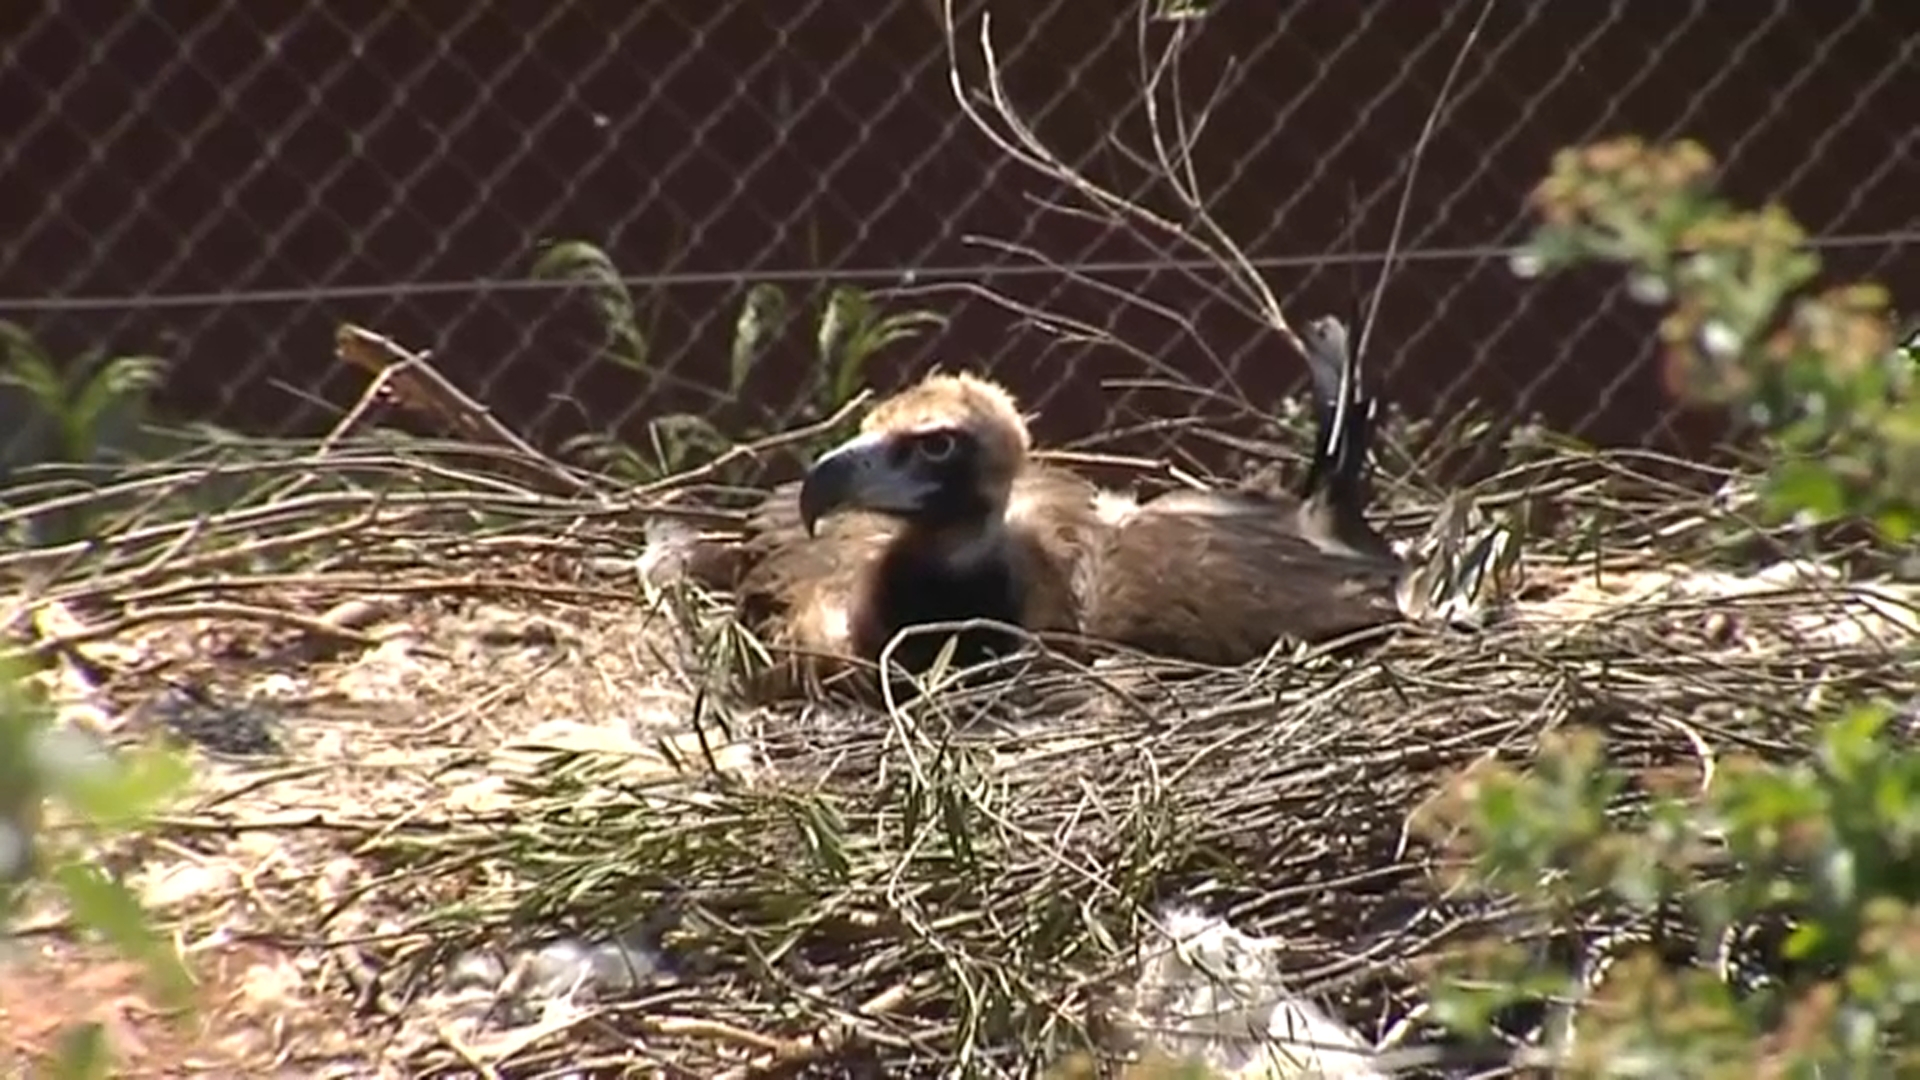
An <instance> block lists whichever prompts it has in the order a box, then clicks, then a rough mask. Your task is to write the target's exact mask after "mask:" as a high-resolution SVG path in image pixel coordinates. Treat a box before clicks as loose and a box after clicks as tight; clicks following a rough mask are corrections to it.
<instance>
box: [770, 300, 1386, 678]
mask: <svg viewBox="0 0 1920 1080" xmlns="http://www.w3.org/2000/svg"><path fill="white" fill-rule="evenodd" d="M1308 345H1309V350H1308V351H1309V353H1310V354H1311V355H1310V361H1311V365H1312V368H1313V383H1314V391H1315V398H1316V414H1317V425H1318V435H1317V438H1316V444H1315V447H1314V455H1313V461H1312V465H1311V467H1310V468H1309V469H1308V471H1307V473H1306V476H1305V478H1304V481H1303V483H1302V484H1301V486H1300V489H1299V490H1298V492H1297V495H1296V497H1287V496H1284V495H1281V496H1268V495H1258V494H1252V493H1245V492H1217V493H1216V492H1200V491H1191V490H1187V491H1174V492H1169V493H1166V494H1162V495H1160V496H1158V497H1154V498H1149V499H1145V500H1140V501H1136V500H1134V499H1133V498H1131V497H1129V496H1128V495H1126V494H1123V493H1119V492H1113V491H1107V490H1104V489H1102V488H1100V487H1098V486H1096V485H1094V484H1093V483H1091V482H1089V481H1088V480H1086V479H1085V478H1083V477H1080V476H1078V475H1076V474H1074V473H1072V472H1069V471H1066V470H1064V469H1060V468H1056V467H1052V466H1048V465H1044V464H1040V463H1036V462H1033V461H1030V460H1029V456H1028V454H1029V450H1030V446H1031V444H1030V438H1029V435H1028V432H1027V427H1026V424H1025V423H1024V421H1023V420H1022V418H1021V415H1020V412H1019V410H1018V408H1017V407H1016V405H1015V403H1014V401H1013V399H1012V397H1011V396H1010V395H1009V394H1008V393H1007V392H1006V391H1005V390H1003V389H1002V388H1000V387H999V386H997V385H995V384H994V383H992V382H989V381H987V380H985V379H981V378H977V377H974V376H971V375H966V374H935V375H932V376H929V377H928V378H927V379H925V380H924V381H922V382H921V383H919V384H918V385H916V386H913V387H911V388H910V389H907V390H905V391H903V392H901V393H899V394H897V395H896V396H894V397H892V398H889V399H887V400H885V401H883V402H881V403H879V404H878V405H876V406H875V407H874V408H873V409H872V410H871V411H870V412H869V413H868V415H867V416H866V418H865V420H864V422H863V423H862V425H861V429H860V433H859V434H858V435H857V436H856V437H854V438H853V439H851V440H849V441H847V442H846V443H844V444H842V445H840V446H839V447H836V448H835V449H833V450H832V451H830V452H828V453H826V454H825V455H823V456H821V457H820V458H819V459H818V460H817V461H815V462H814V464H813V465H812V467H811V468H810V469H809V470H808V472H807V474H806V477H805V478H804V479H803V480H801V481H798V482H796V483H790V484H786V485H783V486H782V487H780V488H777V489H775V490H774V491H773V492H772V493H771V495H770V496H769V497H768V498H767V500H766V501H765V502H764V503H763V504H762V505H761V506H760V508H759V509H758V510H757V511H755V513H754V514H753V515H752V516H751V518H750V520H749V523H748V536H747V538H746V540H745V541H744V544H743V545H742V547H741V549H740V551H739V555H740V556H741V561H740V563H739V565H740V566H741V567H742V569H741V570H740V572H739V576H738V580H737V582H736V591H737V595H738V598H739V603H740V608H741V614H742V615H743V617H744V619H745V620H746V622H747V624H748V625H749V626H751V627H753V628H754V629H755V630H756V631H757V632H758V633H759V634H760V635H761V636H762V638H763V639H764V640H766V641H767V643H768V644H769V645H770V646H772V647H774V648H776V649H780V650H791V651H793V652H795V653H799V654H802V655H803V656H807V657H812V658H814V659H813V660H811V661H805V662H807V663H812V664H814V665H816V666H815V667H814V669H813V673H814V674H815V675H816V676H817V675H819V674H821V673H822V670H823V666H822V665H821V661H825V664H824V667H831V666H833V665H832V658H834V657H840V658H845V657H856V658H858V659H861V660H865V661H869V662H876V661H878V660H879V658H880V657H881V654H882V652H883V650H885V649H886V647H887V645H888V643H889V641H890V640H892V639H893V638H894V635H895V634H896V633H897V632H898V631H900V630H902V629H903V628H905V627H909V626H914V625H919V624H926V623H955V622H963V621H967V620H991V621H993V622H998V623H1005V624H1011V625H1014V626H1018V627H1021V628H1024V629H1026V630H1029V631H1037V632H1042V633H1045V632H1049V631H1062V632H1068V633H1073V634H1079V635H1083V636H1085V637H1089V638H1095V639H1104V640H1106V641H1110V642H1115V643H1118V644H1121V645H1126V646H1132V647H1134V648H1137V649H1140V650H1143V651H1146V652H1151V653H1157V654H1161V655H1164V656H1169V657H1176V658H1181V659H1186V660H1191V661H1197V662H1201V663H1210V664H1237V663H1242V662H1246V661H1248V660H1252V659H1255V658H1257V657H1259V656H1261V655H1262V654H1264V653H1265V652H1266V651H1267V650H1268V649H1269V648H1271V647H1272V646H1273V645H1274V644H1275V643H1276V642H1277V641H1282V640H1293V641H1299V640H1306V641H1319V640H1325V639H1328V638H1332V637H1337V636H1339V635H1342V634H1346V633H1349V632H1352V631H1356V630H1359V629H1362V628H1365V627H1368V626H1374V625H1379V624H1382V623H1386V622H1390V621H1393V620H1395V619H1397V618H1399V616H1400V611H1399V607H1398V605H1397V602H1396V588H1397V586H1398V583H1399V580H1400V578H1401V576H1402V574H1403V572H1404V569H1405V568H1404V566H1403V564H1402V563H1401V560H1400V559H1399V558H1398V557H1397V556H1396V555H1395V554H1394V552H1393V550H1392V549H1391V548H1390V547H1389V546H1388V545H1387V543H1386V541H1385V540H1384V539H1382V538H1381V536H1380V534H1379V533H1377V532H1375V531H1374V530H1373V528H1372V527H1371V526H1370V525H1369V524H1368V523H1367V520H1366V518H1365V516H1364V515H1363V514H1362V509H1363V507H1364V505H1365V503H1366V500H1367V483H1366V480H1367V476H1366V473H1367V468H1368V462H1367V440H1368V435H1369V432H1370V428H1371V424H1372V421H1373V418H1374V409H1375V405H1374V402H1373V400H1372V399H1371V398H1370V397H1369V396H1368V394H1367V393H1366V390H1365V388H1364V387H1363V386H1362V385H1361V380H1360V378H1359V371H1358V370H1357V363H1356V362H1355V361H1354V359H1353V357H1352V353H1351V350H1350V349H1349V348H1348V345H1347V339H1346V328H1345V327H1344V326H1343V325H1342V324H1341V323H1340V322H1339V321H1338V320H1337V319H1331V318H1329V319H1322V320H1319V321H1318V322H1316V323H1315V324H1314V326H1313V327H1311V328H1310V333H1309V340H1308ZM945 637H946V635H944V634H937V633H922V634H916V635H910V636H908V637H906V638H903V639H902V640H901V642H900V644H898V645H896V646H895V647H894V650H893V653H892V656H891V659H892V660H893V661H894V662H895V663H898V664H900V665H901V666H903V667H905V668H906V669H908V670H909V671H922V670H925V668H926V667H928V666H929V665H931V664H932V663H933V662H934V660H935V658H936V657H937V656H938V654H939V653H940V651H941V649H942V648H943V645H944V639H945ZM957 638H958V640H957V641H956V642H955V652H954V656H953V660H954V662H955V663H956V664H957V665H962V666H964V665H968V664H971V663H976V662H979V661H982V660H985V659H987V658H989V657H992V656H994V655H996V654H1000V653H1003V652H1005V651H1008V650H1010V649H1011V648H1013V647H1015V646H1017V644H1018V641H1017V638H1016V637H1015V635H1012V634H1009V633H1006V632H1004V631H999V630H994V629H991V628H969V629H965V630H962V631H961V632H960V633H959V634H958V635H957ZM842 664H843V665H844V660H843V661H842Z"/></svg>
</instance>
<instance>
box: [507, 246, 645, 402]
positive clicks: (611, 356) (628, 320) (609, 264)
mask: <svg viewBox="0 0 1920 1080" xmlns="http://www.w3.org/2000/svg"><path fill="white" fill-rule="evenodd" d="M532 275H533V277H534V278H536V279H538V280H542V281H571V282H575V283H577V284H579V285H582V286H584V287H586V289H587V295H588V298H589V300H590V301H591V302H592V304H593V308H594V313H595V314H596V315H597V316H598V318H599V320H600V326H601V330H602V332H603V333H605V334H606V336H607V345H606V347H605V348H604V349H603V350H602V356H603V357H604V358H605V359H607V360H610V361H612V362H614V363H616V364H619V365H620V366H621V367H624V368H628V369H630V370H633V371H644V370H645V369H646V367H647V342H646V337H645V335H643V334H641V333H640V323H639V318H638V315H637V314H636V311H637V309H636V308H635V305H634V302H633V294H632V293H631V292H629V291H628V290H627V283H626V279H625V278H624V277H623V276H622V275H621V273H620V268H619V267H618V266H615V265H614V263H613V259H612V257H611V256H609V255H608V254H607V253H606V252H605V251H603V250H601V249H600V248H598V247H596V246H594V245H593V244H589V243H587V242H586V241H584V240H563V241H560V242H558V243H554V244H549V245H548V246H547V247H546V248H545V249H544V250H542V251H541V253H540V255H539V257H538V258H536V259H535V260H534V263H533V270H532Z"/></svg>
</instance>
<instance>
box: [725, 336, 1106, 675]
mask: <svg viewBox="0 0 1920 1080" xmlns="http://www.w3.org/2000/svg"><path fill="white" fill-rule="evenodd" d="M1028 449H1029V442H1028V434H1027V429H1026V424H1025V423H1024V422H1023V421H1022V420H1021V418H1020V414H1019V412H1018V410H1017V409H1016V407H1015V405H1014V403H1013V399H1012V397H1011V396H1010V395H1008V394H1007V392H1006V391H1005V390H1003V389H1002V388H1000V387H999V386H997V385H995V384H994V383H992V382H989V381H987V380H985V379H981V378H977V377H975V376H971V375H965V374H958V375H947V374H936V375H933V376H931V377H929V378H928V379H926V380H925V381H923V382H921V383H920V384H919V385H917V386H914V387H912V388H910V389H908V390H906V391H904V392H903V393H901V394H899V395H897V396H895V397H893V398H890V399H888V400H886V401H884V402H882V403H880V404H879V405H877V406H875V407H874V409H873V410H872V411H871V412H869V413H868V414H867V416H866V418H865V420H864V421H863V422H862V424H861V430H860V434H859V435H858V436H856V437H855V438H853V439H851V440H849V441H848V442H846V443H844V444H842V445H841V446H839V447H837V448H835V449H834V450H832V451H830V452H829V453H827V454H825V455H823V456H822V457H821V458H820V459H819V460H818V461H816V462H815V463H814V464H813V466H812V468H810V469H809V470H808V474H807V477H806V478H805V479H804V480H802V481H799V482H797V483H791V484H786V485H783V486H781V487H779V488H776V489H775V490H774V491H773V492H772V493H771V494H770V495H769V497H768V498H767V500H766V501H765V502H764V503H763V504H762V505H761V507H760V508H759V510H758V511H757V512H756V513H755V514H754V516H753V518H752V519H751V520H750V522H749V524H748V528H749V533H750V536H749V539H748V540H747V543H746V552H745V554H746V559H747V563H748V568H747V569H746V571H745V573H744V575H743V576H742V579H741V581H740V584H739V588H738V592H739V597H740V606H741V610H742V614H743V615H744V617H745V618H746V620H747V622H748V623H749V625H752V626H754V627H755V628H756V629H757V630H758V631H759V632H760V633H761V634H762V636H763V637H765V638H767V639H768V641H769V644H771V645H774V646H776V647H781V648H786V649H793V650H797V651H799V652H802V653H805V654H811V655H815V656H821V655H837V656H853V657H858V658H860V659H863V660H868V661H877V660H878V659H879V656H880V653H881V651H882V650H883V649H884V648H885V647H886V645H887V642H888V641H889V640H891V639H892V638H893V636H894V634H895V633H896V632H898V631H899V630H900V629H902V628H903V627H905V626H910V625H916V624H923V623H928V622H957V621H962V620H968V619H989V620H993V621H996V622H1001V623H1007V624H1012V625H1016V626H1020V627H1024V628H1026V629H1029V630H1039V631H1077V630H1079V629H1080V626H1079V617H1080V610H1081V607H1082V605H1083V599H1082V598H1083V596H1084V595H1085V590H1084V588H1082V587H1081V585H1080V583H1079V582H1077V581H1076V580H1075V575H1076V573H1078V572H1079V569H1080V567H1081V565H1082V564H1081V560H1080V558H1079V555H1080V553H1082V552H1083V551H1085V550H1086V549H1087V547H1088V545H1089V543H1090V542H1091V540H1092V538H1093V537H1094V536H1095V535H1096V534H1097V530H1098V528H1099V522H1098V518H1097V516H1096V514H1095V510H1094V497H1095V494H1096V489H1095V488H1094V487H1093V485H1092V484H1089V483H1088V482H1086V481H1085V480H1083V479H1081V478H1080V477H1077V476H1075V475H1073V474H1071V473H1068V472H1065V471H1063V470H1059V469H1052V468H1046V467H1040V466H1033V465H1030V464H1029V463H1028V461H1027V452H1028ZM1015 645H1017V641H1015V640H1013V639H1012V637H1011V636H1010V635H1008V634H1006V633H1004V632H997V631H994V630H990V629H980V630H970V631H966V632H963V633H962V634H961V635H960V640H959V643H958V648H957V650H956V654H955V660H956V662H958V663H960V664H963V665H964V664H971V663H977V662H979V661H982V660H984V659H987V658H989V657H991V656H993V655H996V654H999V653H1002V652H1005V651H1007V650H1009V649H1010V648H1012V647H1014V646H1015ZM940 648H941V641H940V640H939V638H938V637H936V636H935V635H932V634H922V635H917V636H914V637H912V638H909V639H906V640H903V642H902V643H901V645H900V646H898V647H897V648H896V649H895V657H896V659H897V660H898V661H899V662H900V663H902V664H903V665H905V666H906V667H907V668H908V669H909V670H921V669H924V668H925V667H926V666H928V665H929V664H930V663H931V662H932V660H933V658H934V656H935V655H936V654H937V653H938V651H939V649H940Z"/></svg>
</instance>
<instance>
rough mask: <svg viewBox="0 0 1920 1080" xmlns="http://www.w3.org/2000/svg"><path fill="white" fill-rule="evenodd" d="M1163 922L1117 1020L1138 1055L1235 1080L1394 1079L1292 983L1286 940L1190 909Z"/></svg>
mask: <svg viewBox="0 0 1920 1080" xmlns="http://www.w3.org/2000/svg"><path fill="white" fill-rule="evenodd" d="M1156 921H1157V924H1158V925H1157V926H1155V928H1154V929H1153V931H1152V932H1150V934H1149V940H1148V941H1147V942H1146V943H1145V945H1144V947H1143V949H1142V953H1143V963H1142V964H1141V966H1140V969H1139V973H1138V976H1137V978H1136V980H1135V982H1134V984H1133V986H1132V988H1131V994H1130V995H1129V996H1128V999H1127V1000H1125V1001H1124V1002H1123V1003H1122V1007H1121V1009H1120V1010H1119V1012H1118V1015H1117V1016H1116V1018H1115V1019H1116V1020H1117V1021H1118V1026H1119V1028H1120V1030H1121V1032H1122V1035H1123V1037H1124V1038H1126V1039H1127V1040H1128V1041H1129V1042H1130V1043H1131V1044H1132V1047H1133V1048H1134V1049H1136V1050H1138V1051H1139V1052H1141V1053H1142V1054H1151V1055H1155V1056H1165V1057H1169V1058H1173V1059H1174V1060H1176V1061H1181V1062H1190V1063H1198V1064H1202V1065H1204V1066H1206V1067H1207V1068H1208V1069H1211V1070H1213V1071H1214V1072H1216V1073H1218V1074H1219V1075H1221V1076H1224V1077H1229V1078H1232V1080H1305V1078H1324V1080H1336V1078H1338V1080H1385V1077H1386V1074H1385V1073H1383V1072H1381V1071H1380V1070H1379V1069H1378V1068H1377V1067H1376V1066H1375V1065H1374V1060H1375V1056H1374V1049H1373V1047H1372V1046H1371V1045H1369V1044H1368V1043H1367V1041H1366V1040H1365V1039H1363V1038H1362V1037H1361V1036H1360V1035H1359V1034H1358V1033H1357V1032H1355V1031H1353V1030H1352V1029H1350V1028H1348V1027H1347V1026H1346V1025H1344V1024H1342V1023H1340V1022H1339V1021H1337V1020H1335V1019H1333V1018H1332V1017H1330V1016H1328V1015H1327V1014H1326V1013H1324V1012H1322V1011H1321V1010H1320V1009H1318V1008H1317V1007H1315V1006H1314V1005H1312V1004H1311V1003H1309V1002H1307V1001H1305V1000H1302V999H1300V998H1298V997H1295V996H1294V995H1292V994H1291V993H1289V992H1288V991H1287V990H1286V988H1285V986H1284V985H1282V981H1281V977H1280V965H1279V953H1280V949H1281V946H1280V943H1279V942H1277V941H1274V940H1272V939H1267V938H1256V937H1250V936H1248V935H1246V934H1243V933H1241V932H1240V931H1238V930H1235V929H1234V928H1233V926H1232V925H1230V924H1229V923H1227V922H1226V921H1224V920H1222V919H1217V918H1214V917H1212V916H1210V915H1206V914H1204V913H1202V912H1199V911H1196V910H1194V909H1191V908H1187V907H1181V906H1170V907H1167V908H1164V909H1162V910H1161V912H1160V913H1159V917H1158V919H1157V920H1156Z"/></svg>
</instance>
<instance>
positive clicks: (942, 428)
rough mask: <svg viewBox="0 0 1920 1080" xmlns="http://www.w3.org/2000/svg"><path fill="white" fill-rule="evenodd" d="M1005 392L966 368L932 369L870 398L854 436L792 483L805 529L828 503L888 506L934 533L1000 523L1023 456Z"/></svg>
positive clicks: (841, 507) (1022, 439)
mask: <svg viewBox="0 0 1920 1080" xmlns="http://www.w3.org/2000/svg"><path fill="white" fill-rule="evenodd" d="M1028 445H1029V444H1028V435H1027V425H1026V422H1025V421H1024V420H1022V419H1021V416H1020V410H1019V409H1018V408H1017V407H1016V406H1015V405H1014V402H1013V397H1012V395H1010V394H1008V393H1007V391H1006V390H1005V389H1003V388H1002V387H1000V386H998V385H996V384H995V383H992V382H989V381H987V380H985V379H981V378H978V377H976V376H972V375H965V374H960V375H938V374H937V375H931V376H928V377H927V378H926V379H925V380H924V381H922V382H921V383H920V384H919V385H917V386H914V387H912V388H910V389H907V390H904V391H902V392H901V393H899V394H896V395H895V396H893V397H891V398H888V399H887V400H885V401H882V402H881V403H880V404H878V405H876V406H874V408H873V411H871V412H869V413H868V414H867V417H866V419H865V420H864V421H862V423H861V425H860V434H858V435H856V436H854V437H853V438H852V439H849V440H847V441H846V442H844V443H842V444H840V445H839V446H837V447H835V448H834V449H832V450H830V451H828V452H827V453H826V454H824V455H822V456H821V457H820V459H819V460H817V461H815V462H814V463H813V467H812V468H811V469H809V470H808V471H807V476H806V480H805V481H804V482H803V483H802V484H801V487H800V516H801V518H802V519H803V520H804V521H805V523H806V526H807V531H808V532H809V533H811V532H813V530H814V528H815V526H816V524H817V523H818V522H819V521H820V519H822V518H824V517H826V516H828V515H829V514H832V513H834V512H836V511H845V510H867V511H872V512H875V513H881V514H889V515H892V516H894V517H898V518H901V519H903V520H905V521H907V522H909V523H911V524H913V525H916V526H920V527H924V528H929V529H935V530H940V531H960V532H964V531H969V530H971V529H974V528H983V529H984V528H989V527H991V526H993V525H994V524H996V523H998V522H999V521H1000V520H1001V519H1002V517H1003V516H1004V514H1005V513H1006V509H1007V499H1008V496H1009V495H1010V493H1011V492H1012V490H1013V481H1014V477H1015V476H1017V475H1018V474H1019V472H1020V470H1021V468H1022V467H1023V466H1024V465H1025V464H1026V460H1027V448H1028Z"/></svg>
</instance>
